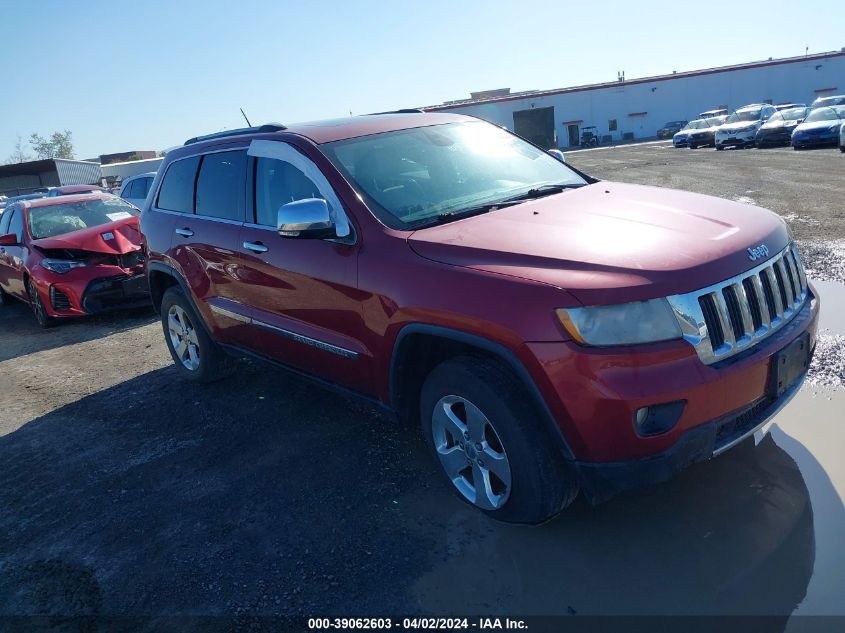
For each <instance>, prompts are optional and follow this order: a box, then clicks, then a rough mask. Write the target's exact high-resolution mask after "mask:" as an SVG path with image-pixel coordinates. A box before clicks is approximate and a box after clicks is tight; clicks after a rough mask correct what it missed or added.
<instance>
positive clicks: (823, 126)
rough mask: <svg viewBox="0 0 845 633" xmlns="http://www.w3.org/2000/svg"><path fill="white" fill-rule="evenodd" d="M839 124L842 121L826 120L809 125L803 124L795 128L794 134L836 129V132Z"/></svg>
mask: <svg viewBox="0 0 845 633" xmlns="http://www.w3.org/2000/svg"><path fill="white" fill-rule="evenodd" d="M841 124H842V121H841V120H839V119H828V120H827V121H812V122H811V123H806V122H804V123H802V124H801V125H799V126H798V127H796V128H795V133H796V134H798V133H800V132H814V131H816V130H827V129H828V128H836V129H837V130H838V129H839V126H840V125H841Z"/></svg>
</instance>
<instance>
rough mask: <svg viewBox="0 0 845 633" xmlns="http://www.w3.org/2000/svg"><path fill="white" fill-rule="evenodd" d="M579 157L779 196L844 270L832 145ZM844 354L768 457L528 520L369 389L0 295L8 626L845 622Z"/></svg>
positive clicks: (799, 402) (132, 323)
mask: <svg viewBox="0 0 845 633" xmlns="http://www.w3.org/2000/svg"><path fill="white" fill-rule="evenodd" d="M567 159H568V160H569V161H570V162H571V163H572V164H573V165H575V166H577V167H579V168H581V169H584V170H585V171H587V172H589V173H592V174H594V175H596V176H599V177H602V178H607V179H615V180H621V181H627V182H636V183H645V184H656V185H661V186H672V187H678V188H682V189H689V190H693V191H700V192H703V193H710V194H715V195H721V196H723V197H728V198H733V199H745V201H747V202H753V203H757V204H760V205H762V206H766V207H769V208H771V209H773V210H775V211H777V212H778V213H781V214H782V215H784V217H786V218H787V219H788V220H789V222H790V224H791V226H792V228H793V231H794V232H795V234H796V236H797V237H798V239H799V240H801V241H802V244H809V245H813V244H815V245H817V246H818V248H819V249H820V250H819V253H820V254H818V255H816V256H814V257H815V258H814V259H812V258H808V266H809V267H811V268H814V270H816V271H817V272H816V273H814V276H815V277H817V278H827V279H831V280H834V281H837V280H838V281H845V276H842V275H841V271H842V269H843V261H845V260H843V259H842V257H841V256H839V255H837V252H836V250H835V249H836V248H838V246H837V244H841V243H842V242H841V241H842V240H843V238H845V210H843V201H845V177H843V176H845V155H841V154H840V153H839V152H836V151H827V150H825V151H813V152H793V151H792V150H778V149H775V150H768V151H750V150H749V151H728V152H718V153H717V152H715V151H712V150H704V149H702V150H696V151H689V150H674V149H672V148H670V147H668V146H666V145H661V144H655V145H641V146H629V147H624V148H618V149H609V150H597V151H585V152H576V153H571V154H569V155H567ZM831 244H832V246H831ZM819 245H821V246H819ZM825 249H827V250H825ZM837 257H838V259H837ZM837 266H838V268H837ZM837 271H838V272H837ZM824 288H825V289H824V291H823V294H824V296H823V305H826V304H825V299H824V297H825V296H827V294H830V296H831V297H832V299H831V301H832V305H837V302H841V303H840V304H839V305H843V306H845V301H842V297H845V293H840V291H841V287H840V286H839V285H838V284H836V283H831V284H829V285H826V286H824ZM825 327H826V328H828V329H829V330H827V331H829V332H830V336H831V337H833V339H836V337H840V339H842V340H845V338H843V336H845V327H840V328H839V329H837V322H835V321H834V320H832V319H831V317H827V320H826V322H825ZM830 328H832V329H830ZM822 360H823V362H825V363H832V362H834V360H835V358H834V356H829V357H828V358H827V359H825V358H823V359H822ZM817 362H818V357H817ZM840 371H841V367H840V369H839V370H836V371H833V372H832V373H831V372H828V374H829V375H830V376H832V377H833V378H831V381H832V382H831V383H829V384H828V383H824V384H819V383H818V382H816V383H812V384H809V385H808V386H807V387H805V388H804V389H803V390H802V392H801V394H799V399H796V401H795V402H794V403H793V404H790V405H789V406H788V407H787V409H786V410H785V411H784V413H783V414H782V415H781V416H779V417H778V418H777V419H778V425H777V426H776V428H775V429H774V430H773V431H772V433H771V434H769V435H767V436H765V438H763V439H762V442H761V443H760V445H759V446H758V447H757V449H756V450H753V451H731V452H728V453H727V454H725V455H724V456H722V457H720V458H718V459H715V460H712V461H711V462H708V463H704V464H699V465H697V466H695V467H693V468H691V469H689V471H687V472H685V473H683V474H682V475H681V476H680V477H678V478H677V479H676V480H674V481H672V482H669V483H667V484H665V485H661V486H656V487H653V488H649V489H645V490H641V491H637V492H633V493H629V494H626V495H623V496H621V497H619V498H617V499H614V500H613V501H610V502H608V503H606V504H603V505H601V506H598V507H595V508H593V507H590V506H589V505H587V504H586V503H584V502H582V501H578V502H576V503H575V505H574V506H573V507H572V508H571V509H570V510H568V511H567V512H565V513H564V514H563V515H562V516H560V517H558V518H557V519H555V520H553V521H551V522H550V523H548V524H546V525H544V526H541V527H536V528H523V527H514V526H507V525H502V524H498V523H495V522H493V521H490V520H488V519H486V518H485V517H483V516H481V515H480V514H478V513H476V512H475V511H473V510H471V509H469V508H467V507H466V506H465V505H464V504H463V503H461V502H460V501H459V500H458V499H456V498H455V497H454V495H452V493H451V491H450V489H449V486H448V484H447V483H445V482H444V481H442V480H441V478H440V476H439V474H438V473H437V471H436V470H435V466H434V464H433V462H432V460H431V459H430V457H429V455H428V454H427V453H426V452H425V450H424V445H423V443H422V441H421V439H420V437H419V433H418V431H417V430H416V429H408V428H403V427H402V426H400V425H398V424H397V423H394V422H392V421H391V420H389V419H387V418H386V417H384V416H383V415H382V414H381V413H379V412H377V411H374V410H371V409H370V408H369V407H367V406H365V405H362V404H360V403H358V402H353V401H350V400H347V399H345V398H343V397H341V396H338V395H335V394H333V393H329V392H326V391H324V390H322V389H321V388H319V387H317V386H315V385H312V384H310V383H308V382H306V381H304V380H302V379H299V378H295V377H292V376H290V375H288V374H285V373H283V372H281V371H279V370H276V369H272V368H268V367H265V366H263V365H258V364H252V363H243V364H242V365H241V366H240V369H239V371H238V372H237V374H236V375H235V376H233V377H232V378H230V379H227V380H225V381H223V382H220V383H217V384H214V385H211V386H197V385H192V384H189V383H186V382H183V381H182V380H180V379H179V378H178V377H177V375H176V372H175V371H174V369H173V367H172V366H171V361H170V358H169V356H168V354H167V351H166V348H165V345H164V340H163V335H162V331H161V326H160V324H159V322H158V321H157V319H156V318H155V316H154V315H152V314H150V313H145V312H141V313H134V314H131V315H113V316H109V317H102V318H96V319H87V320H83V321H78V322H75V323H67V324H63V325H61V326H60V327H57V328H53V329H50V330H40V329H38V328H37V327H36V325H35V321H34V319H33V318H32V316H31V315H30V314H29V312H28V310H27V309H26V308H25V307H24V306H23V305H11V306H7V307H4V308H0V630H2V629H3V620H2V616H15V615H34V614H36V615H48V616H53V617H54V619H53V620H50V622H52V623H54V624H55V623H59V624H63V623H64V624H68V622H67V621H65V620H64V619H63V618H67V617H69V616H89V615H93V616H130V617H132V618H136V620H131V622H134V623H135V624H137V625H138V626H139V627H140V628H145V627H146V628H148V630H154V629H155V628H156V627H155V625H154V624H150V622H151V621H150V620H149V618H150V617H159V618H169V617H173V616H183V617H184V618H186V619H184V620H180V623H179V626H178V628H179V629H180V630H191V629H192V628H197V629H207V628H209V626H211V627H215V626H216V627H218V628H220V629H231V628H235V629H237V628H244V629H250V630H252V629H261V628H263V627H264V626H267V627H271V623H268V621H266V620H262V619H261V618H262V617H264V616H274V615H309V616H313V615H340V616H348V615H369V616H377V615H391V614H392V615H397V614H415V613H422V614H475V615H481V614H503V615H519V614H564V615H572V614H631V613H636V614H655V613H660V614H664V613H668V614H681V613H700V614H712V613H731V614H766V615H771V616H774V617H773V619H772V620H770V621H769V624H767V625H766V626H767V627H768V629H767V630H772V631H782V630H784V627H787V626H788V625H789V624H790V621H789V618H790V615H791V614H793V613H795V614H799V615H801V614H807V613H809V614H838V615H845V607H843V605H845V576H843V569H845V558H843V554H842V552H841V534H843V533H845V509H843V505H842V498H843V494H845V467H843V465H842V463H841V462H842V460H841V447H842V446H843V445H845V443H843V434H842V429H841V428H839V427H841V424H838V425H837V424H835V421H836V419H837V416H838V414H837V412H840V413H841V410H842V406H843V405H845V395H843V394H845V390H843V389H842V388H841V384H840V383H837V376H838V375H839V374H838V373H837V372H840ZM808 411H809V412H810V413H807V412H808ZM838 419H839V422H840V423H841V417H839V418H838ZM837 446H838V447H839V448H838V449H837V448H836V447H837ZM837 535H838V536H837ZM196 616H215V617H219V618H225V619H216V620H211V621H209V620H207V619H198V618H197V617H196ZM793 621H794V618H793ZM160 622H164V623H165V624H164V625H163V627H164V628H174V627H173V626H172V623H171V626H168V625H167V624H166V623H167V622H168V620H166V619H165V620H162V621H160ZM78 624H79V623H78V622H76V621H72V622H70V624H68V626H70V627H71V628H70V629H68V630H76V629H75V628H73V627H74V626H76V625H78Z"/></svg>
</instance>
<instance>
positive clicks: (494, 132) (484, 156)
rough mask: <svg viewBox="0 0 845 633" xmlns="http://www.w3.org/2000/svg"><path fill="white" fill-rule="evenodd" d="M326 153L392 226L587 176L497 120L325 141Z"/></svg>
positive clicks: (418, 222)
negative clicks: (522, 137) (496, 124)
mask: <svg viewBox="0 0 845 633" xmlns="http://www.w3.org/2000/svg"><path fill="white" fill-rule="evenodd" d="M321 149H322V150H324V151H325V153H326V155H327V156H328V157H329V159H330V160H331V161H332V162H333V163H334V164H335V166H336V167H337V168H338V169H339V170H340V171H341V172H342V173H343V174H344V175H345V176H346V177H347V179H348V180H350V182H352V183H353V185H354V186H355V187H356V189H358V190H359V191H360V193H361V194H362V195H364V196H365V197H366V199H367V202H368V203H369V206H370V208H371V209H372V210H373V213H375V214H376V215H377V216H378V217H379V219H380V220H381V221H382V222H384V223H385V224H387V225H388V226H390V227H391V228H396V229H407V228H418V227H419V226H420V225H425V224H429V223H433V222H435V221H437V220H438V219H439V217H438V216H441V214H453V213H455V214H457V213H460V212H461V211H467V210H470V209H473V208H476V207H478V206H481V205H487V204H491V203H496V202H503V201H505V200H508V199H511V198H514V197H517V196H521V195H526V194H528V193H529V191H530V190H532V189H535V188H538V187H543V186H544V185H563V186H581V185H585V184H587V183H586V181H585V180H584V179H583V178H582V177H581V176H579V175H578V174H577V173H576V172H574V171H573V170H571V169H570V168H569V167H567V166H566V165H565V164H564V163H562V162H560V161H559V160H557V159H556V158H553V157H552V156H550V155H549V154H547V153H546V152H544V151H542V150H540V149H537V148H536V147H534V146H533V145H530V144H528V143H526V142H525V141H523V140H522V139H520V138H519V137H517V136H514V135H512V134H509V133H508V132H505V131H504V130H501V129H500V128H498V127H496V126H494V125H490V124H489V123H484V122H482V121H477V122H476V121H473V122H467V123H448V124H444V125H433V126H429V127H421V128H413V129H407V130H399V131H396V132H384V133H381V134H373V135H370V136H363V137H358V138H352V139H347V140H343V141H335V142H333V143H326V144H324V145H322V146H321Z"/></svg>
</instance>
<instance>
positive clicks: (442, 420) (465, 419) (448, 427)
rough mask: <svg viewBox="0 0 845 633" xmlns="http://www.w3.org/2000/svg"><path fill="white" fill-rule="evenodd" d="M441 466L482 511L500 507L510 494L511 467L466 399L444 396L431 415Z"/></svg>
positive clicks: (486, 423)
mask: <svg viewBox="0 0 845 633" xmlns="http://www.w3.org/2000/svg"><path fill="white" fill-rule="evenodd" d="M431 430H432V437H433V439H434V448H435V450H436V451H437V457H438V459H439V460H440V465H441V466H442V467H443V470H444V471H446V475H447V476H448V477H449V480H450V481H451V482H452V484H453V485H454V486H455V488H457V489H458V492H460V493H461V495H463V497H464V498H465V499H466V500H467V501H469V502H470V503H472V504H473V505H475V506H478V507H479V508H481V509H483V510H496V509H498V508H501V507H502V506H503V505H504V504H505V502H506V501H507V500H508V497H509V496H510V491H511V468H510V463H509V462H508V456H507V454H506V453H505V449H504V446H503V445H502V442H501V440H500V439H499V435H498V433H496V430H495V429H494V428H493V425H492V424H491V422H490V420H489V419H488V418H487V416H486V415H484V413H483V412H482V411H481V409H479V408H478V407H476V406H475V405H474V404H472V403H471V402H470V401H469V400H467V399H465V398H462V397H460V396H444V397H443V398H441V399H440V400H438V402H437V404H436V405H435V407H434V411H433V413H432V416H431Z"/></svg>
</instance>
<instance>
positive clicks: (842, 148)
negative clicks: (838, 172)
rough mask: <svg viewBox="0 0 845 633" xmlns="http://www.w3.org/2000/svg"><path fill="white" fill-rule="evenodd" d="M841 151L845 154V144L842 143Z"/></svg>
mask: <svg viewBox="0 0 845 633" xmlns="http://www.w3.org/2000/svg"><path fill="white" fill-rule="evenodd" d="M839 151H840V152H842V153H843V154H845V145H840V146H839Z"/></svg>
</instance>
